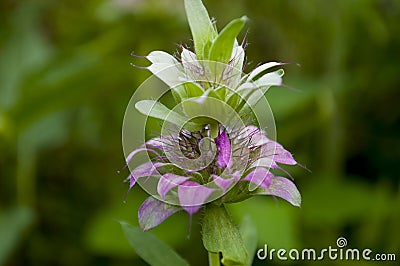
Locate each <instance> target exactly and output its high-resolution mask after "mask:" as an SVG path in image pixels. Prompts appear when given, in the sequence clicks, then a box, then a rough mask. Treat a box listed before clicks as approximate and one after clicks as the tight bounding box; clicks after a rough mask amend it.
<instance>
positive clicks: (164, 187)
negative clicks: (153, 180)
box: [157, 173, 190, 199]
mask: <svg viewBox="0 0 400 266" xmlns="http://www.w3.org/2000/svg"><path fill="white" fill-rule="evenodd" d="M189 178H190V176H180V175H175V174H170V173H167V174H165V175H163V176H161V178H160V180H159V181H158V185H157V192H158V194H160V196H161V198H163V199H164V198H165V195H166V194H167V193H168V191H170V190H171V189H173V188H174V187H176V186H178V185H180V184H182V183H183V182H185V181H186V180H188V179H189Z"/></svg>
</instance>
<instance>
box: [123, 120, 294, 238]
mask: <svg viewBox="0 0 400 266" xmlns="http://www.w3.org/2000/svg"><path fill="white" fill-rule="evenodd" d="M211 135H212V134H211V133H210V129H209V127H207V126H206V127H205V128H204V129H203V130H201V131H197V132H191V131H188V130H186V129H182V130H181V131H180V132H179V133H176V134H171V135H170V136H165V137H158V138H153V139H151V140H149V141H147V142H146V143H145V144H144V145H143V146H142V147H140V148H138V149H136V150H134V151H132V152H131V153H130V154H129V155H128V156H127V164H128V163H129V162H130V161H131V160H132V159H133V158H134V157H135V155H136V154H137V153H139V152H144V151H146V152H149V153H151V156H149V158H151V159H150V161H149V162H146V163H144V164H142V165H139V166H137V167H136V168H135V169H133V170H132V171H131V175H130V176H129V177H128V179H127V180H128V181H130V188H131V187H132V186H134V185H135V184H136V183H140V184H141V185H144V186H150V187H152V186H153V187H152V188H151V191H156V193H155V195H153V196H150V197H149V198H148V199H146V200H145V201H144V202H143V204H142V206H141V207H140V208H139V212H138V216H139V224H140V225H141V228H142V229H143V230H149V229H151V228H153V227H155V226H157V225H159V224H160V223H161V222H163V221H164V220H165V219H167V218H168V217H169V216H171V215H172V214H174V213H176V212H177V211H180V210H184V211H186V212H187V213H188V214H189V215H192V214H194V213H196V212H198V211H199V210H200V209H201V207H202V206H204V205H205V204H207V203H209V202H213V204H219V205H220V204H224V203H232V202H238V201H241V200H244V199H247V198H249V197H252V196H254V195H272V196H277V197H280V198H282V199H284V200H286V201H288V202H289V203H291V204H292V205H294V206H300V203H301V196H300V193H299V191H298V190H297V188H296V186H295V185H294V183H293V182H292V181H291V180H289V179H287V178H285V177H282V176H280V174H279V172H284V170H283V169H281V167H280V166H279V164H286V165H296V164H297V162H296V161H295V160H294V158H293V156H292V154H291V153H290V152H288V151H287V150H286V149H284V148H283V146H282V145H280V144H279V143H277V142H275V141H273V140H270V139H269V138H268V137H267V136H266V135H265V133H264V132H263V131H262V130H260V129H259V128H257V127H255V126H242V127H240V128H235V127H228V126H226V127H222V126H220V127H219V132H218V135H217V137H216V138H214V139H210V136H211ZM205 140H209V143H208V144H207V145H209V148H208V149H207V151H208V153H207V154H203V153H205V150H204V149H202V148H201V146H202V145H205V144H204V143H205ZM202 141H203V144H201V143H202ZM171 160H173V162H171ZM193 162H196V165H195V166H194V164H193ZM199 165H200V166H201V167H199ZM193 169H195V170H193Z"/></svg>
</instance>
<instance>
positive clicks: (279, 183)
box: [256, 176, 301, 207]
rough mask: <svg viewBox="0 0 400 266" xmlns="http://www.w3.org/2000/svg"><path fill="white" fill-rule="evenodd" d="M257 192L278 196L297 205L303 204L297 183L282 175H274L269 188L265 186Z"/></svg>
mask: <svg viewBox="0 0 400 266" xmlns="http://www.w3.org/2000/svg"><path fill="white" fill-rule="evenodd" d="M256 194H257V195H272V196H277V197H280V198H282V199H284V200H286V201H288V202H290V203H291V204H292V205H294V206H297V207H300V204H301V195H300V192H299V191H298V189H297V187H296V185H295V184H294V183H293V182H292V181H290V180H289V179H287V178H284V177H280V176H277V177H274V178H273V179H272V182H271V184H270V186H269V187H268V188H264V189H263V190H261V192H257V193H256Z"/></svg>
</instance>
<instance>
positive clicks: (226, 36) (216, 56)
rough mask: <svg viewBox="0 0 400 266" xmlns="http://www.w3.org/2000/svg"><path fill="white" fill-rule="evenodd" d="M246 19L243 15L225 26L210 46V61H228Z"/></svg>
mask: <svg viewBox="0 0 400 266" xmlns="http://www.w3.org/2000/svg"><path fill="white" fill-rule="evenodd" d="M247 20H248V18H247V17H246V16H243V17H241V18H238V19H235V20H232V21H231V22H230V23H229V24H228V25H226V26H225V28H224V29H223V30H222V31H221V33H220V34H219V35H218V37H217V38H216V39H215V40H214V42H213V44H212V46H211V48H210V54H209V60H210V61H217V62H221V63H224V64H226V63H228V62H229V60H230V58H231V55H232V50H233V46H234V44H235V40H236V37H237V36H238V34H239V33H240V31H241V30H242V28H243V26H244V24H245V23H246V21H247Z"/></svg>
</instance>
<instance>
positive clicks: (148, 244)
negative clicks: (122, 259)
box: [120, 222, 189, 266]
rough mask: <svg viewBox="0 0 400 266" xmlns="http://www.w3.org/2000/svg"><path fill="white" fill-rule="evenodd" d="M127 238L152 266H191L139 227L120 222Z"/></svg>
mask: <svg viewBox="0 0 400 266" xmlns="http://www.w3.org/2000/svg"><path fill="white" fill-rule="evenodd" d="M120 224H121V226H122V229H123V230H124V233H125V236H126V238H127V239H128V241H129V243H130V244H131V246H132V247H133V249H134V250H135V252H136V253H137V254H138V255H139V256H140V257H141V258H142V259H143V260H144V261H146V262H147V263H148V264H150V265H152V266H159V265H164V266H189V263H188V262H187V261H186V260H184V259H183V258H182V257H181V256H179V255H178V254H177V253H176V252H175V251H174V250H173V249H172V248H171V247H170V246H168V245H167V244H166V243H164V242H162V241H161V240H159V239H158V238H157V237H155V236H154V235H152V234H150V233H147V232H143V231H142V230H140V229H139V228H138V227H135V226H132V225H130V224H128V223H126V222H120Z"/></svg>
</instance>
